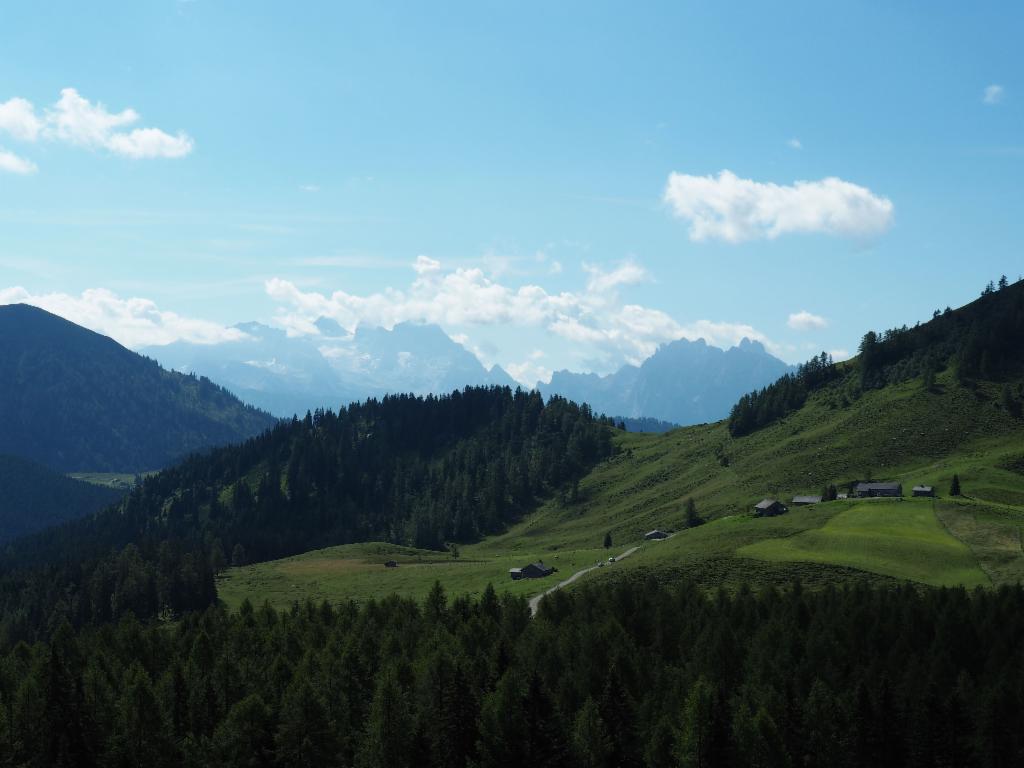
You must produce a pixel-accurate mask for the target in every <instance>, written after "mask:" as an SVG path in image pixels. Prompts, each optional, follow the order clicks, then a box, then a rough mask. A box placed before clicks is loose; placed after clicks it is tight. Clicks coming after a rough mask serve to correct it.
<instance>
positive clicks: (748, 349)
mask: <svg viewBox="0 0 1024 768" xmlns="http://www.w3.org/2000/svg"><path fill="white" fill-rule="evenodd" d="M793 370H795V369H794V368H793V366H790V365H787V364H786V363H784V362H782V361H781V360H779V359H778V358H777V357H773V356H772V355H770V354H769V353H768V352H767V351H766V350H765V348H764V346H763V345H762V344H761V343H760V342H757V341H750V340H749V339H743V340H742V341H741V342H740V343H739V345H738V346H735V347H732V348H731V349H728V350H723V349H719V348H718V347H712V346H710V345H709V344H707V343H706V342H705V341H704V340H703V339H698V340H697V341H687V340H686V339H679V340H678V341H673V342H670V343H668V344H663V345H662V346H661V347H660V348H659V349H658V351H657V352H655V353H654V354H653V355H652V356H651V357H649V358H648V359H647V360H645V361H644V362H643V363H642V364H641V365H639V366H636V365H624V366H623V367H622V368H620V369H619V370H618V371H616V372H615V373H612V374H609V375H607V376H598V375H597V374H594V373H571V372H569V371H557V372H556V373H555V374H554V375H553V376H552V377H551V383H550V384H545V383H543V382H538V384H537V388H538V389H539V390H540V391H541V392H542V393H543V394H544V395H545V396H550V395H554V394H558V395H562V396H563V397H567V398H569V399H570V400H575V401H576V402H585V403H589V404H590V407H591V408H593V409H594V411H596V412H598V413H606V414H614V415H615V416H616V417H624V418H639V417H647V418H649V419H657V420H661V421H667V422H673V423H674V424H682V425H687V424H701V423H704V422H711V421H718V420H719V419H723V418H725V417H726V416H728V415H729V409H730V408H731V407H732V406H733V404H734V403H735V402H736V401H737V400H738V399H739V397H740V396H741V395H744V394H746V393H747V392H751V391H753V390H755V389H760V388H761V387H764V386H766V385H767V384H770V383H771V382H773V381H775V380H776V379H778V378H779V377H780V376H782V375H784V374H786V373H790V372H792V371H793ZM642 431H663V430H660V429H651V430H642Z"/></svg>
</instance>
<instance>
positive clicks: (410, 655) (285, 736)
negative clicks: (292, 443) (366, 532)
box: [0, 580, 1024, 768]
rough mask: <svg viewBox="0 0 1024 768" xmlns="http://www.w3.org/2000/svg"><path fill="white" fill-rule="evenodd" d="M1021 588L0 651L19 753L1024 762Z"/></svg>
mask: <svg viewBox="0 0 1024 768" xmlns="http://www.w3.org/2000/svg"><path fill="white" fill-rule="evenodd" d="M1022 669H1024V590H1022V589H1021V588H1020V587H1017V588H1013V589H1009V588H1004V589H1000V590H999V591H981V590H979V591H977V592H975V593H967V592H965V591H964V590H962V589H953V590H947V589H943V590H928V591H921V592H919V591H917V590H915V589H913V588H898V589H892V590H879V591H874V590H871V589H867V588H863V587H847V588H843V589H839V590H836V589H828V590H825V591H822V592H816V593H809V592H804V591H802V590H801V589H800V588H799V586H798V585H795V586H794V587H793V588H792V589H789V590H787V591H785V592H778V591H775V590H773V589H768V590H765V591H762V592H758V593H753V592H751V591H749V590H746V589H743V590H740V591H739V592H738V593H737V594H735V595H732V596H730V595H727V594H725V593H720V594H717V595H708V594H707V593H706V592H704V591H702V590H700V589H698V588H696V587H693V586H689V585H686V584H682V585H676V586H673V587H662V586H659V585H658V584H656V583H655V582H654V581H652V580H648V581H646V582H644V581H636V582H619V583H617V584H614V585H610V586H606V587H602V588H598V589H584V590H582V591H579V592H576V593H572V594H566V593H564V592H559V593H556V594H555V595H553V596H552V597H551V598H549V599H548V600H546V601H545V602H544V603H543V604H542V606H541V611H540V613H539V616H538V617H537V618H536V619H533V620H531V619H530V616H529V612H528V610H527V606H526V603H525V601H523V600H521V599H518V598H512V597H503V598H498V597H497V596H496V595H495V593H494V591H493V590H492V589H488V590H486V591H485V593H484V594H483V595H482V597H481V598H480V599H479V600H477V601H472V600H469V599H466V598H455V599H453V600H449V599H447V598H446V596H445V594H444V592H443V590H441V589H440V587H436V588H435V590H434V592H433V593H432V594H431V595H430V597H429V598H428V599H427V600H426V601H425V602H424V603H423V604H417V603H414V602H411V601H407V600H402V599H399V598H389V599H385V600H382V601H380V602H375V601H371V602H369V603H366V604H363V605H355V604H343V605H337V606H331V605H329V604H326V603H325V604H323V605H313V604H311V603H307V604H305V605H301V606H300V605H296V606H295V607H294V608H293V609H292V610H291V611H289V612H284V613H276V612H274V611H273V610H271V609H269V608H262V609H253V608H252V607H251V606H250V605H248V604H245V605H243V607H242V610H241V611H239V612H237V613H234V614H228V613H226V612H225V611H223V610H221V609H218V608H210V609H207V610H205V611H203V612H199V613H194V614H190V615H189V616H187V617H185V618H184V619H183V620H182V621H181V622H179V623H177V624H175V625H173V626H158V625H152V624H150V625H144V624H140V623H139V622H138V621H137V620H136V619H135V618H134V617H131V616H125V617H123V618H122V619H121V620H120V621H119V622H118V623H115V624H107V625H103V626H97V627H91V628H89V629H86V630H83V631H80V632H79V633H77V634H76V633H75V632H73V631H72V630H71V629H70V627H67V626H64V627H62V628H60V629H58V630H57V631H56V632H55V634H54V636H53V639H52V640H51V641H50V642H48V643H42V642H40V643H36V644H34V645H31V646H30V645H25V644H20V645H18V646H16V647H14V648H13V649H9V650H8V651H7V652H6V654H5V655H4V656H3V665H2V676H0V701H2V703H3V706H2V707H0V751H2V752H3V754H4V764H11V765H26V766H48V767H56V766H78V767H83V766H93V765H104V766H106V765H110V766H135V765H146V766H171V765H187V766H225V767H227V766H359V767H360V768H377V767H379V768H402V767H403V766H414V765H415V766H438V767H441V766H479V767H480V768H485V767H487V768H489V767H491V766H495V767H496V766H509V765H533V766H537V767H538V768H544V767H546V766H552V768H556V767H557V768H568V767H577V766H578V767H579V768H597V767H602V766H606V767H608V768H611V767H612V766H676V765H683V766H822V767H824V766H829V768H835V767H837V766H838V767H844V766H850V767H851V768H853V767H854V766H883V767H884V766H903V765H913V766H944V765H948V766H972V767H973V766H978V768H982V767H985V768H989V767H993V768H994V767H995V766H1015V765H1020V764H1021V762H1022V761H1024V700H1022V695H1021V692H1022V690H1024V679H1022V677H1021V674H1022V672H1021V670H1022Z"/></svg>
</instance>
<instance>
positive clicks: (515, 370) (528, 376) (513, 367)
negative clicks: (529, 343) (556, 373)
mask: <svg viewBox="0 0 1024 768" xmlns="http://www.w3.org/2000/svg"><path fill="white" fill-rule="evenodd" d="M543 359H544V352H543V350H540V349H535V350H533V352H531V353H530V355H529V357H528V358H527V359H526V360H524V361H523V362H521V363H509V364H508V365H506V366H505V370H506V371H507V372H508V375H509V376H511V377H512V378H513V379H515V380H516V381H518V382H519V383H520V384H523V385H524V386H527V387H535V386H537V382H539V381H543V382H549V381H551V374H552V373H553V371H552V370H551V369H550V368H549V367H548V366H546V365H543V364H542V363H541V362H540V361H541V360H543Z"/></svg>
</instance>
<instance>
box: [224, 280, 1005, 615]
mask: <svg viewBox="0 0 1024 768" xmlns="http://www.w3.org/2000/svg"><path fill="white" fill-rule="evenodd" d="M1022 288H1024V286H1021V285H1017V286H1011V287H1008V288H1006V289H1004V290H1003V291H1000V292H999V293H998V294H992V295H986V296H985V297H983V298H982V299H979V300H978V301H977V302H974V303H973V304H971V305H969V306H968V307H967V308H964V309H962V310H957V311H955V312H950V313H945V314H942V315H940V316H939V317H938V318H936V319H935V320H933V321H932V322H930V323H926V324H924V325H921V326H918V327H916V328H914V329H900V330H898V331H896V332H887V333H884V334H874V336H876V337H877V338H876V343H877V344H879V345H880V347H879V348H876V349H875V350H874V352H875V354H876V358H875V363H874V364H873V365H872V366H871V367H870V368H869V370H868V375H865V373H864V371H863V370H862V368H861V361H860V360H853V361H851V362H849V363H845V364H841V365H839V366H827V363H826V364H825V365H826V366H827V367H828V369H829V370H828V371H827V372H823V371H822V370H818V369H817V368H815V369H814V372H813V375H808V376H807V377H805V378H803V379H798V378H792V379H791V380H790V381H789V382H788V383H785V384H783V385H780V386H779V387H776V388H775V391H776V392H778V391H781V390H782V389H783V388H784V387H789V388H790V391H788V392H786V394H787V395H788V394H792V391H796V389H797V388H800V392H799V394H800V402H799V403H797V404H791V405H792V407H791V408H789V409H788V410H787V409H782V410H781V413H782V414H783V415H781V416H779V415H776V416H774V418H773V417H772V412H771V410H770V409H766V412H765V413H762V414H761V415H760V416H759V420H760V421H762V422H763V423H762V424H760V425H756V426H755V427H754V428H753V429H750V430H748V431H746V432H744V433H743V434H739V435H734V434H733V432H732V431H731V430H730V424H729V422H728V421H721V422H718V423H716V424H710V425H700V426H694V427H686V428H682V429H677V430H674V431H671V432H668V433H665V434H660V435H654V434H628V433H619V434H618V435H617V437H616V439H615V445H616V448H617V453H616V454H615V455H614V456H613V457H611V458H610V459H608V460H606V461H604V462H601V463H599V464H598V465H597V466H596V467H595V468H594V470H593V471H592V472H590V473H589V474H588V475H587V476H586V477H585V478H583V480H582V481H581V483H580V486H579V491H578V493H577V494H576V495H575V500H573V499H565V498H553V499H551V500H549V502H548V503H546V504H545V505H543V506H542V507H541V508H540V509H539V510H538V511H537V512H536V513H534V514H532V515H530V516H529V517H528V518H527V519H525V520H524V521H522V522H521V523H519V524H517V525H515V526H513V527H512V528H510V529H509V530H508V531H507V532H505V533H503V534H500V535H498V536H493V537H490V538H488V539H486V540H485V541H483V542H481V543H479V544H476V545H473V546H470V547H464V548H463V550H462V553H461V561H460V562H458V563H456V562H450V563H431V564H429V565H424V564H419V563H416V564H415V567H416V570H413V569H409V570H408V571H406V572H404V573H403V574H402V575H401V576H399V575H391V574H388V575H387V576H378V577H376V579H370V578H367V577H366V576H365V574H364V575H363V577H362V578H361V579H356V578H354V574H356V573H363V568H362V564H364V563H365V562H367V561H366V558H365V557H363V556H362V555H361V554H358V553H356V554H353V553H350V552H346V551H334V550H325V551H324V552H322V553H316V554H315V555H310V557H309V558H307V559H306V560H305V561H304V562H303V564H302V567H301V568H296V567H294V566H292V565H291V564H289V563H285V562H282V563H280V564H275V563H268V564H265V565H262V566H253V567H251V568H248V569H242V570H239V571H230V572H229V573H228V574H227V577H226V578H225V579H224V580H223V582H222V586H221V592H222V594H224V595H225V596H226V597H227V598H228V599H229V600H232V601H240V600H241V599H242V598H243V597H249V598H250V599H254V600H260V599H262V598H263V597H265V596H269V595H273V596H274V597H275V599H277V600H280V601H282V603H286V602H287V601H289V600H293V599H295V598H297V597H302V596H303V595H304V594H306V593H307V591H308V592H309V593H310V594H315V595H316V596H317V597H318V598H346V597H359V598H366V597H373V596H378V595H380V594H385V593H387V591H389V590H390V589H395V590H397V591H399V592H400V593H402V594H410V595H417V596H421V595H424V594H426V592H427V590H428V589H429V587H430V585H431V584H432V583H433V581H434V579H439V580H440V581H441V582H442V584H445V585H449V586H451V587H452V588H453V589H454V590H456V591H458V590H463V591H464V590H467V589H468V590H469V591H476V592H479V591H481V590H483V588H484V587H485V586H486V584H487V583H488V582H489V581H493V582H495V583H496V584H499V585H500V584H502V583H504V584H506V585H509V584H510V582H509V581H508V577H507V570H508V568H509V567H513V566H517V565H522V564H523V563H525V562H529V561H531V560H536V559H544V560H545V562H549V563H553V564H557V565H558V566H559V568H560V570H562V571H563V572H571V571H574V570H578V569H582V568H583V567H585V566H586V565H588V564H591V565H592V564H593V563H594V562H595V560H596V559H597V558H604V557H606V556H607V555H608V554H616V553H618V552H620V551H623V550H625V549H627V548H628V547H631V546H633V545H636V544H640V545H641V547H640V550H639V551H638V552H637V553H636V554H635V555H633V556H631V557H629V558H628V560H626V561H624V562H622V563H616V564H614V565H606V567H605V568H603V569H601V570H599V571H593V572H591V573H590V574H588V575H587V576H586V577H585V579H584V580H593V579H596V578H607V575H608V574H610V573H623V572H625V573H637V572H642V573H647V574H650V575H654V576H656V577H657V578H659V579H663V580H673V579H675V578H678V577H684V578H687V579H696V580H698V581H700V582H701V583H703V584H705V585H707V586H708V587H714V586H719V585H727V586H732V587H736V586H738V585H740V584H741V583H743V582H748V583H755V584H758V583H761V584H763V583H770V584H785V583H788V582H790V581H791V580H792V579H794V578H800V579H802V580H803V581H804V582H805V583H808V584H811V585H814V584H824V583H838V582H844V583H845V582H849V581H851V580H858V581H864V580H866V581H880V580H881V581H892V580H903V579H911V580H914V581H920V582H921V583H926V584H935V585H942V584H967V585H978V584H986V585H995V584H1003V583H1015V582H1016V581H1017V580H1020V579H1024V553H1022V551H1021V535H1022V531H1024V420H1022V418H1021V404H1022V401H1024V382H1022V379H1021V377H1020V373H1019V371H1020V363H1019V357H1020V355H1022V354H1024V342H1022V343H1021V345H1020V347H1018V348H1017V349H1018V350H1019V351H1018V352H1017V354H1016V355H1014V354H1010V353H1006V352H1002V353H1000V354H999V355H998V357H996V356H994V355H993V354H992V353H991V352H988V354H987V355H986V345H987V344H991V345H993V346H994V348H995V347H1002V346H1003V345H1006V344H1007V343H1012V341H1013V338H1014V336H1013V334H1015V333H1017V331H1016V330H1014V329H1015V328H1016V327H1017V326H1015V325H1014V323H1016V322H1017V319H1016V318H1017V317H1018V316H1019V315H1018V313H1019V305H1020V301H1021V293H1022ZM1007 318H1009V320H1007ZM932 323H934V325H933V324H932ZM993 327H1003V328H1004V329H1006V330H1005V332H1004V333H1003V334H991V333H989V331H988V329H990V328H993ZM1006 334H1010V335H1009V336H1007V335H1006ZM989 339H990V341H988V340H989ZM1008 340H1009V341H1008ZM967 346H973V347H974V349H973V350H972V351H971V352H970V353H969V354H966V355H965V353H964V349H965V348H966V347H967ZM986 356H987V357H988V358H989V362H988V363H987V365H986V370H985V371H984V374H985V375H984V376H983V375H982V374H983V371H982V369H981V367H980V366H976V365H975V364H974V363H973V362H972V361H978V363H980V361H981V360H982V359H983V358H985V357H986ZM993 359H994V360H995V362H993ZM990 377H994V379H995V380H993V378H990ZM772 389H773V388H772V387H769V388H767V390H769V393H768V395H767V396H765V395H764V392H762V393H760V394H759V397H762V398H763V399H762V402H763V401H764V400H770V399H771V398H772V397H773V396H774V395H773V394H772V392H771V390H772ZM954 474H957V475H959V478H960V480H961V483H962V487H963V493H964V495H963V496H960V497H956V498H951V497H949V495H948V491H949V488H950V483H951V480H952V477H953V475H954ZM867 479H876V480H895V481H900V482H902V483H903V486H904V494H905V496H907V497H909V496H910V493H911V488H912V487H913V486H914V485H916V484H928V485H933V486H935V488H936V489H937V491H938V494H939V498H937V499H934V500H933V499H930V498H929V499H917V500H912V499H910V498H906V499H904V500H903V501H900V502H895V501H888V502H857V501H848V502H847V501H833V502H829V503H824V504H817V505H814V506H811V507H806V508H796V507H793V508H792V509H791V511H790V512H789V513H788V514H784V515H782V516H780V517H776V518H771V519H763V518H755V517H753V515H752V510H753V505H754V504H755V503H756V502H758V501H759V500H761V499H762V498H764V497H774V498H777V499H780V500H782V501H783V502H785V503H789V501H790V499H791V498H792V497H793V496H795V495H798V494H812V495H817V494H820V493H822V491H823V490H825V489H826V488H828V486H832V485H834V486H836V489H837V491H846V490H847V488H848V486H849V485H850V484H851V483H853V482H855V481H858V480H867ZM688 499H693V501H694V503H695V505H696V510H697V514H698V516H699V517H700V518H702V519H703V520H705V521H706V522H705V524H703V525H700V526H698V527H693V528H686V525H687V521H686V511H685V508H686V502H687V500H688ZM872 505H874V506H872ZM887 515H892V516H896V520H895V521H890V519H889V517H888V516H887ZM655 528H660V529H664V530H669V531H673V532H675V535H673V536H672V538H670V539H668V540H665V541H660V542H652V543H644V542H643V536H644V533H645V532H647V531H649V530H652V529H655ZM605 534H610V537H611V539H612V541H613V542H614V544H613V547H612V548H610V549H609V550H603V549H602V546H601V544H602V541H603V539H604V537H605ZM766 542H770V543H766ZM315 562H319V563H320V567H317V566H316V565H315ZM343 563H348V564H349V565H346V566H344V567H343V566H342V564H343ZM328 569H329V572H330V576H329V578H328V577H326V576H327V571H328ZM346 569H348V570H346ZM349 573H351V574H353V577H352V578H349V576H348V574H349ZM285 584H286V585H287V590H285V589H282V588H281V587H282V586H284V585H285ZM375 585H376V586H375ZM549 586H550V583H549V582H545V581H538V582H534V583H533V584H530V585H528V586H522V585H520V584H516V585H514V586H511V588H512V589H513V590H514V591H516V592H525V593H527V594H529V593H534V594H535V593H537V592H539V591H542V590H543V589H545V588H547V587H549Z"/></svg>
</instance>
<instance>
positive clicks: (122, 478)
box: [68, 472, 153, 491]
mask: <svg viewBox="0 0 1024 768" xmlns="http://www.w3.org/2000/svg"><path fill="white" fill-rule="evenodd" d="M151 474H153V473H152V472H147V473H145V475H151ZM145 475H143V476H145ZM68 477H70V478H72V479H73V480H81V481H82V482H83V483H92V484H93V485H101V486H103V487H104V488H113V489H114V490H117V491H129V490H131V488H132V486H133V485H135V478H136V477H137V475H133V474H129V473H125V472H69V473H68Z"/></svg>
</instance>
